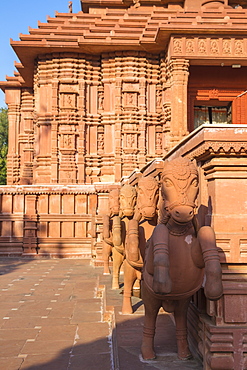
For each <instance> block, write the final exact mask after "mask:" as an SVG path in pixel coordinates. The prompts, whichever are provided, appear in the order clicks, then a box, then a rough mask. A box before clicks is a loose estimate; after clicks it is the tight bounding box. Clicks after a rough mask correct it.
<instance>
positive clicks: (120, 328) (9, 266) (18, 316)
mask: <svg viewBox="0 0 247 370" xmlns="http://www.w3.org/2000/svg"><path fill="white" fill-rule="evenodd" d="M104 285H105V287H106V288H105V294H104V289H103V286H104ZM110 285H111V277H110V276H104V275H102V269H101V268H93V267H92V266H90V263H89V261H88V260H81V259H50V260H40V259H39V260H38V259H37V260H36V259H34V260H24V259H19V260H18V259H12V258H9V259H0V370H19V369H20V370H53V369H54V370H77V369H80V370H94V369H97V370H99V369H100V370H142V369H147V370H152V369H153V370H154V369H180V370H183V369H196V370H201V369H202V367H201V366H200V365H199V364H198V362H196V361H195V360H191V361H186V362H183V361H179V360H177V356H176V343H175V339H174V338H175V335H174V323H173V320H172V316H171V315H168V314H165V313H164V314H161V315H160V317H159V324H158V327H159V330H158V333H157V335H156V350H157V354H158V358H157V360H156V361H152V362H148V363H147V362H146V363H145V362H143V361H142V360H141V358H140V343H141V336H142V334H141V333H142V323H143V306H142V302H141V300H140V299H139V298H133V303H134V307H135V313H134V314H133V315H127V316H123V315H121V314H120V311H121V301H122V294H121V293H122V290H121V289H119V290H111V289H110ZM106 305H107V306H111V307H109V308H110V311H109V312H111V310H113V311H114V312H115V315H113V318H114V317H115V325H114V320H113V322H110V320H109V322H107V321H106V322H103V319H105V320H107V319H110V318H111V317H112V316H111V314H107V312H105V309H106ZM112 329H113V330H112ZM111 334H112V336H111ZM111 338H113V340H111Z"/></svg>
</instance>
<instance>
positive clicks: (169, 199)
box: [161, 157, 199, 223]
mask: <svg viewBox="0 0 247 370" xmlns="http://www.w3.org/2000/svg"><path fill="white" fill-rule="evenodd" d="M198 191H199V182H198V171H197V169H196V167H195V166H194V164H193V163H192V162H191V161H189V160H187V159H186V158H182V157H179V158H177V159H174V160H173V161H172V162H168V161H167V162H165V164H164V168H163V172H162V177H161V195H162V197H163V200H164V208H165V210H166V212H167V215H168V217H172V218H173V220H174V221H176V222H179V223H184V222H185V223H186V222H189V221H191V220H192V219H193V217H194V210H195V208H196V204H195V200H196V197H197V194H198Z"/></svg>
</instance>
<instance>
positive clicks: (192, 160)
mask: <svg viewBox="0 0 247 370" xmlns="http://www.w3.org/2000/svg"><path fill="white" fill-rule="evenodd" d="M191 162H192V163H193V165H194V166H195V167H197V162H196V159H195V158H194V159H191Z"/></svg>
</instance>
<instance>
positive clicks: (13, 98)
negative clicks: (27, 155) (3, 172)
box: [5, 89, 21, 185]
mask: <svg viewBox="0 0 247 370" xmlns="http://www.w3.org/2000/svg"><path fill="white" fill-rule="evenodd" d="M5 96H6V98H5V101H6V104H7V105H8V122H9V133H11V134H9V139H8V140H9V142H8V156H7V161H8V167H7V184H8V185H12V184H18V183H19V179H20V155H19V149H18V148H19V146H18V134H19V125H20V103H21V90H20V89H14V90H10V89H6V91H5Z"/></svg>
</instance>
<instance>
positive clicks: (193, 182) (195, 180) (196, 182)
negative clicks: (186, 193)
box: [191, 179, 198, 187]
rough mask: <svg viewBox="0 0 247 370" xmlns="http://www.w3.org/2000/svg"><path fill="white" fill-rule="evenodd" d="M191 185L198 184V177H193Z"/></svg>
mask: <svg viewBox="0 0 247 370" xmlns="http://www.w3.org/2000/svg"><path fill="white" fill-rule="evenodd" d="M191 185H193V186H195V187H196V186H198V179H194V180H193V181H192V182H191Z"/></svg>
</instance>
